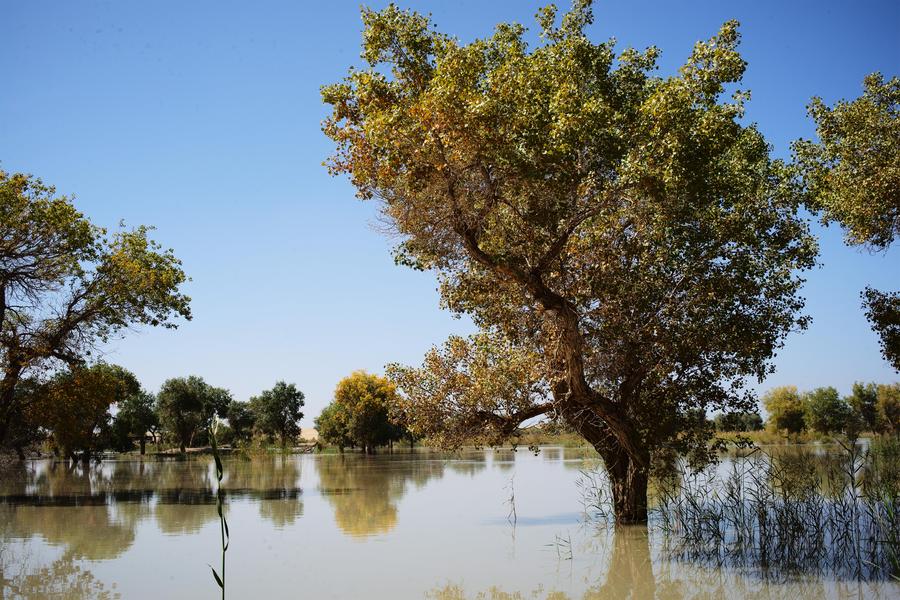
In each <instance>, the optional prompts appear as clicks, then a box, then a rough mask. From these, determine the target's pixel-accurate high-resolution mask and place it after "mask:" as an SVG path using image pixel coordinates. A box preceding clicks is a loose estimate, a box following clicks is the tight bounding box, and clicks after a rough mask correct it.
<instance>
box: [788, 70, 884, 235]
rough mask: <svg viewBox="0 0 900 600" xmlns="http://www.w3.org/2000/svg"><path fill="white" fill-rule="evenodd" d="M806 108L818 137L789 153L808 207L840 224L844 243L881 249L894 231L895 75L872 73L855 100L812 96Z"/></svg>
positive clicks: (799, 145) (802, 141)
mask: <svg viewBox="0 0 900 600" xmlns="http://www.w3.org/2000/svg"><path fill="white" fill-rule="evenodd" d="M808 110H809V115H810V116H811V117H812V118H813V120H814V121H815V123H816V135H817V137H818V138H819V139H818V141H817V142H813V141H809V140H799V141H797V142H796V143H795V144H794V153H795V156H796V158H797V163H798V165H799V166H800V167H801V169H802V174H803V177H804V180H805V183H806V186H807V188H808V191H809V194H810V206H811V207H813V208H817V209H819V210H821V211H822V216H823V220H824V221H825V222H830V221H837V222H838V223H840V224H841V225H842V226H843V227H844V231H845V232H846V239H847V243H848V244H854V245H867V246H870V247H872V248H874V249H876V250H884V249H886V248H887V247H888V246H890V245H891V244H892V243H893V241H894V239H895V238H896V237H897V236H898V235H900V120H898V116H900V78H898V77H893V78H891V79H890V80H889V81H885V80H884V77H883V76H882V75H881V73H872V74H870V75H869V76H867V77H866V78H865V80H864V81H863V94H862V96H860V97H859V98H857V99H856V100H852V101H847V100H842V101H840V102H837V103H836V104H835V105H834V106H832V107H829V106H828V105H826V104H825V103H824V102H823V101H822V99H821V98H813V100H812V102H811V103H810V105H809V108H808Z"/></svg>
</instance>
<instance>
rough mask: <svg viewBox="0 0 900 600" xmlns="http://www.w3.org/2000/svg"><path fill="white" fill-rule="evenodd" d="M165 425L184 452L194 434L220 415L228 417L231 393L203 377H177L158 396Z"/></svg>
mask: <svg viewBox="0 0 900 600" xmlns="http://www.w3.org/2000/svg"><path fill="white" fill-rule="evenodd" d="M156 402H157V411H158V412H159V420H160V422H161V423H162V426H163V427H164V428H165V429H166V430H167V431H169V432H170V433H171V434H172V435H173V437H174V438H175V439H176V440H177V443H178V445H179V447H180V448H181V451H182V452H184V451H185V450H186V449H187V447H188V446H190V445H191V444H192V442H193V439H194V436H196V435H197V434H198V433H199V432H201V431H206V430H207V429H208V428H209V427H210V425H211V424H212V422H213V419H215V418H216V417H217V416H219V417H222V418H224V417H225V416H226V410H227V408H228V404H229V403H230V402H231V393H230V392H229V391H228V390H225V389H222V388H217V387H213V386H211V385H209V384H208V383H206V382H205V381H203V378H202V377H197V376H193V375H192V376H190V377H177V378H174V379H169V380H167V381H166V382H165V383H163V385H162V388H161V389H160V391H159V394H158V395H157V397H156Z"/></svg>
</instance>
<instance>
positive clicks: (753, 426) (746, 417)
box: [713, 412, 763, 432]
mask: <svg viewBox="0 0 900 600" xmlns="http://www.w3.org/2000/svg"><path fill="white" fill-rule="evenodd" d="M713 422H714V423H715V424H716V430H717V431H736V432H746V431H759V430H761V429H762V428H763V420H762V417H761V416H759V414H758V413H755V412H730V413H720V414H718V415H716V416H715V418H714V419H713Z"/></svg>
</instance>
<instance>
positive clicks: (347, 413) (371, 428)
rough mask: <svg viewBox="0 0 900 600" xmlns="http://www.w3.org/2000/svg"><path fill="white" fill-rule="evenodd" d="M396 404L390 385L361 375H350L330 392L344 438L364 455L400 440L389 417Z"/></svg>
mask: <svg viewBox="0 0 900 600" xmlns="http://www.w3.org/2000/svg"><path fill="white" fill-rule="evenodd" d="M397 401H398V398H397V388H396V387H395V386H394V384H393V383H391V382H390V381H388V380H387V379H385V378H384V377H379V376H377V375H370V374H369V373H366V372H365V371H354V372H353V373H352V374H350V375H349V376H347V377H345V378H344V379H342V380H341V381H340V382H338V385H337V388H336V389H335V390H334V403H335V404H337V405H338V406H340V411H339V412H338V414H340V415H342V417H343V418H345V419H346V427H347V436H348V437H349V439H350V440H352V441H353V443H354V444H355V445H357V446H359V447H361V448H362V449H363V450H364V451H365V452H366V453H367V454H374V453H375V450H376V448H378V446H384V445H386V444H389V443H391V442H394V441H397V440H399V439H401V438H402V435H403V430H402V429H401V428H400V427H398V426H397V425H396V424H395V423H394V422H393V421H392V420H391V416H390V410H391V406H392V405H394V404H396V403H397Z"/></svg>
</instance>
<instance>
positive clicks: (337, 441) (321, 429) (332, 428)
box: [315, 402, 355, 452]
mask: <svg viewBox="0 0 900 600" xmlns="http://www.w3.org/2000/svg"><path fill="white" fill-rule="evenodd" d="M349 422H350V415H349V413H348V411H347V407H346V406H345V405H344V404H342V403H338V402H331V403H330V404H329V405H328V406H326V407H325V408H323V409H322V412H321V413H319V416H318V417H316V419H315V427H316V431H317V432H318V433H319V439H320V440H321V441H322V442H323V443H325V444H330V445H332V446H337V447H338V448H339V449H340V450H341V452H343V451H344V448H348V447H350V446H354V445H355V443H354V441H353V439H352V438H351V437H350V426H349Z"/></svg>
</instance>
